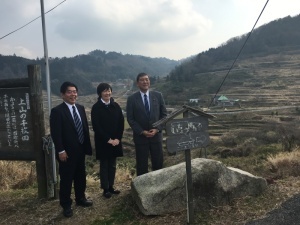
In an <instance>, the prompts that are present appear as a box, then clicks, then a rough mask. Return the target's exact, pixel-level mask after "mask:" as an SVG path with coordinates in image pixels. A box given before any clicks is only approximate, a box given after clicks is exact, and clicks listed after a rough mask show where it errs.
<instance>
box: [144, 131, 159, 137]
mask: <svg viewBox="0 0 300 225" xmlns="http://www.w3.org/2000/svg"><path fill="white" fill-rule="evenodd" d="M157 133H158V129H151V130H149V131H147V130H144V131H143V135H145V136H146V137H148V138H151V137H154V135H155V134H157Z"/></svg>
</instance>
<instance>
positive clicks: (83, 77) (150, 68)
mask: <svg viewBox="0 0 300 225" xmlns="http://www.w3.org/2000/svg"><path fill="white" fill-rule="evenodd" d="M28 64H37V65H40V66H41V72H42V76H43V79H42V81H43V86H44V88H46V79H45V66H44V64H45V62H44V59H43V58H41V59H40V58H37V59H26V58H22V57H18V56H15V55H14V56H4V55H0V79H7V78H11V77H14V78H19V77H26V76H27V65H28ZM178 64H179V62H178V61H175V60H170V59H167V58H150V57H145V56H139V55H128V54H127V55H123V54H121V53H117V52H106V51H101V50H94V51H92V52H90V53H88V54H87V55H77V56H74V57H70V58H67V57H63V58H57V57H56V58H51V57H50V58H49V68H50V75H51V87H52V92H53V93H56V94H58V93H59V86H60V84H61V83H62V82H63V81H66V80H71V81H73V82H74V83H77V84H80V90H81V91H82V93H83V94H90V93H94V88H93V87H92V82H103V81H107V82H113V81H116V80H117V79H135V77H136V75H137V74H138V73H140V72H147V73H149V74H151V75H152V76H153V77H154V78H157V77H164V76H166V75H167V74H168V73H169V72H170V71H171V70H172V69H173V68H174V67H175V66H176V65H178Z"/></svg>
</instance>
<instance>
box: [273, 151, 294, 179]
mask: <svg viewBox="0 0 300 225" xmlns="http://www.w3.org/2000/svg"><path fill="white" fill-rule="evenodd" d="M267 162H268V165H269V168H270V171H271V172H273V173H275V174H276V175H277V176H276V177H278V178H286V177H288V176H300V151H293V152H281V153H279V154H277V155H274V156H269V157H268V158H267Z"/></svg>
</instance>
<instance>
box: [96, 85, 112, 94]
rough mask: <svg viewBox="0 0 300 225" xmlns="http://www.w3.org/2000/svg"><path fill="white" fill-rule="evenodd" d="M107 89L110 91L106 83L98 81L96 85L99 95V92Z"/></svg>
mask: <svg viewBox="0 0 300 225" xmlns="http://www.w3.org/2000/svg"><path fill="white" fill-rule="evenodd" d="M109 89H110V90H111V91H112V88H111V86H110V85H109V84H108V83H100V84H99V85H98V87H97V94H98V95H99V96H100V97H101V93H102V92H103V91H105V90H109Z"/></svg>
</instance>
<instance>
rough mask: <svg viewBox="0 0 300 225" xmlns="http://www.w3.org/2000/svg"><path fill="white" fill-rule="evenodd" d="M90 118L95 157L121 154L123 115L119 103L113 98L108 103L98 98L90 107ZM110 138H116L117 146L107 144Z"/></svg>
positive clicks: (100, 157) (104, 157)
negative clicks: (93, 133) (93, 134)
mask: <svg viewBox="0 0 300 225" xmlns="http://www.w3.org/2000/svg"><path fill="white" fill-rule="evenodd" d="M91 119H92V125H93V130H94V132H95V136H94V137H95V147H96V159H107V158H113V157H119V156H123V148H122V137H123V131H124V116H123V113H122V109H121V107H120V106H119V104H118V103H116V102H114V100H113V98H111V99H110V104H109V105H105V104H104V103H103V102H102V101H101V100H98V101H97V102H96V103H95V104H94V105H93V107H92V111H91ZM110 138H111V139H118V140H119V141H120V143H119V144H118V145H117V146H113V145H111V144H108V143H107V142H108V141H109V139H110Z"/></svg>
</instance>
